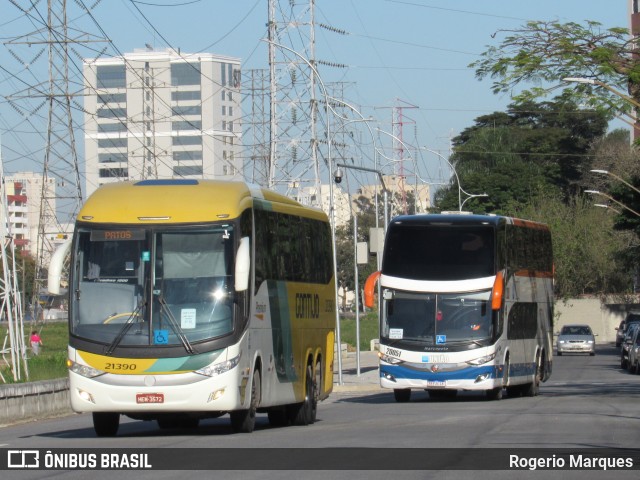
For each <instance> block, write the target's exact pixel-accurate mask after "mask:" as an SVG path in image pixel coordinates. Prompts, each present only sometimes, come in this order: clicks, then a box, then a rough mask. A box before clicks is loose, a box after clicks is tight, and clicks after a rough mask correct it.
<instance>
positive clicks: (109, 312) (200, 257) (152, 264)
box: [70, 224, 234, 351]
mask: <svg viewBox="0 0 640 480" xmlns="http://www.w3.org/2000/svg"><path fill="white" fill-rule="evenodd" d="M76 238H77V241H76V244H75V249H76V250H75V255H74V265H73V268H72V272H71V278H72V282H73V283H72V285H73V287H72V288H73V294H72V295H71V307H70V311H71V318H70V320H71V334H72V335H75V336H77V337H81V338H83V339H86V340H90V341H95V342H99V343H105V344H107V345H110V348H111V349H113V348H115V347H117V346H121V345H122V346H127V345H136V346H144V345H149V346H166V345H180V344H182V345H184V346H185V348H187V350H189V351H191V349H190V345H191V343H193V342H200V341H204V340H208V339H212V338H216V337H220V336H223V335H227V334H229V333H231V332H232V331H233V318H232V311H233V308H232V304H233V290H232V289H233V281H232V273H233V251H234V248H233V245H234V243H233V226H232V225H230V224H219V225H215V226H208V227H197V228H195V227H193V228H181V229H180V230H171V229H166V230H161V229H149V228H130V229H128V228H111V229H108V230H107V229H96V228H84V227H79V228H78V231H77V235H76Z"/></svg>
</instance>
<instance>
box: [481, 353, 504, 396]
mask: <svg viewBox="0 0 640 480" xmlns="http://www.w3.org/2000/svg"><path fill="white" fill-rule="evenodd" d="M508 383H509V357H507V359H506V360H505V362H504V365H503V366H502V385H500V386H499V387H495V388H492V389H490V390H487V391H486V395H487V400H502V394H503V390H504V389H505V388H508Z"/></svg>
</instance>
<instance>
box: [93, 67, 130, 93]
mask: <svg viewBox="0 0 640 480" xmlns="http://www.w3.org/2000/svg"><path fill="white" fill-rule="evenodd" d="M96 83H97V87H98V88H125V87H126V86H127V73H126V70H125V66H124V65H101V66H99V67H97V69H96Z"/></svg>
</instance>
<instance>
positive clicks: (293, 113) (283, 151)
mask: <svg viewBox="0 0 640 480" xmlns="http://www.w3.org/2000/svg"><path fill="white" fill-rule="evenodd" d="M314 4H315V1H314V0H309V1H308V2H304V1H302V2H295V1H289V0H287V1H286V2H285V1H280V0H269V21H268V26H269V73H270V85H271V91H270V94H271V101H270V128H271V130H270V146H271V147H270V165H269V183H268V186H269V187H270V188H276V187H277V186H278V185H281V184H285V185H287V193H289V194H291V193H293V191H294V190H297V189H298V188H300V187H302V186H303V184H311V185H313V186H315V187H316V189H317V191H319V190H320V165H319V161H318V141H317V133H316V130H317V122H318V102H317V99H316V90H317V82H318V81H319V79H318V78H317V71H316V70H315V32H314V28H315V26H314Z"/></svg>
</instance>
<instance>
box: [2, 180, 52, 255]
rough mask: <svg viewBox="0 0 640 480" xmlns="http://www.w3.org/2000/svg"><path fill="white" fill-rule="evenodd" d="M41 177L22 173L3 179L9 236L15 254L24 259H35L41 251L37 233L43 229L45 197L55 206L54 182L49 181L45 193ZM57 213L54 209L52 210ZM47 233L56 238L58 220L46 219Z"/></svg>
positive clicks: (45, 227) (45, 229) (45, 228)
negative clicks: (41, 213)
mask: <svg viewBox="0 0 640 480" xmlns="http://www.w3.org/2000/svg"><path fill="white" fill-rule="evenodd" d="M42 182H43V176H42V174H41V173H35V172H20V173H15V174H13V175H6V176H5V177H4V188H5V193H6V196H7V212H5V215H4V217H5V218H6V225H7V234H9V235H11V237H12V238H13V239H14V245H15V247H16V250H17V251H19V252H20V254H21V255H31V256H35V255H36V252H37V250H38V232H39V228H40V209H41V204H42V197H43V193H44V194H45V195H46V196H47V198H50V199H53V200H52V201H54V202H55V191H56V184H55V179H53V178H50V179H47V184H46V189H43V183H42ZM53 208H54V210H55V205H54V206H53ZM43 220H44V222H45V225H44V230H43V231H45V232H53V233H52V234H51V235H52V238H51V240H54V238H53V237H57V235H58V232H57V227H56V221H55V219H46V218H45V219H43Z"/></svg>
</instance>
